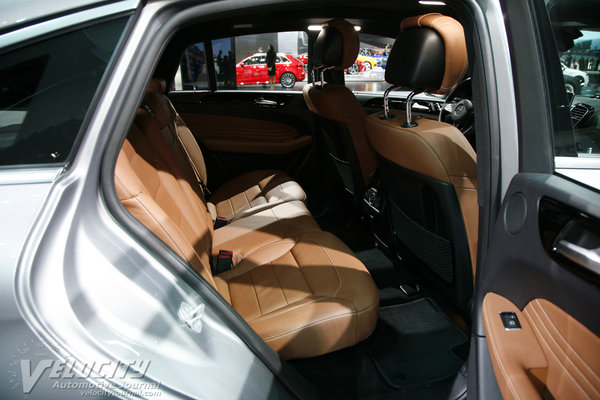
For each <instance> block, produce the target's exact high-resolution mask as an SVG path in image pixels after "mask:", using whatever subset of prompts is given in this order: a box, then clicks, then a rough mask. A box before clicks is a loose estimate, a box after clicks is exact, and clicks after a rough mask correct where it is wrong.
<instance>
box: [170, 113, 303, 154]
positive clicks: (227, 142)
mask: <svg viewBox="0 0 600 400" xmlns="http://www.w3.org/2000/svg"><path fill="white" fill-rule="evenodd" d="M181 117H182V118H183V119H184V120H185V122H186V124H187V126H188V127H189V128H190V129H191V131H192V133H193V134H194V136H195V137H196V138H197V139H198V140H199V141H200V143H201V144H202V145H203V146H204V147H205V148H207V149H208V150H211V151H218V152H228V153H250V154H272V155H282V154H290V153H292V152H294V151H296V150H299V149H301V148H303V147H305V146H308V145H310V144H311V143H312V136H308V135H300V133H298V131H297V130H296V129H294V128H293V127H292V126H290V125H286V124H282V123H279V122H273V121H264V120H258V119H252V118H242V117H231V116H224V115H209V114H181Z"/></svg>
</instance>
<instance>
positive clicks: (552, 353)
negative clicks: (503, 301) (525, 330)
mask: <svg viewBox="0 0 600 400" xmlns="http://www.w3.org/2000/svg"><path fill="white" fill-rule="evenodd" d="M531 310H532V312H533V314H535V317H536V318H537V319H538V320H539V323H540V324H541V325H542V326H544V322H543V321H541V318H540V317H539V315H538V314H537V311H536V310H535V308H534V307H533V305H532V307H531ZM523 312H524V313H525V315H526V316H527V317H528V318H529V320H530V321H531V322H532V323H531V325H532V326H533V329H535V331H536V332H537V337H538V338H539V340H541V341H542V342H543V343H544V347H545V348H546V350H548V352H549V353H550V355H552V357H553V358H554V359H555V360H556V362H557V364H558V365H559V366H560V367H561V368H562V370H563V371H564V372H565V374H566V375H567V376H568V377H569V378H571V380H572V381H573V383H575V386H577V388H578V389H579V390H580V391H581V392H582V393H583V395H584V396H585V397H586V398H588V399H591V398H590V396H589V395H588V394H587V392H586V391H585V390H584V389H583V388H582V387H581V385H580V384H579V382H577V379H575V377H574V376H573V375H571V373H570V372H569V370H568V368H567V367H566V366H565V365H563V363H562V362H561V361H560V359H559V358H558V356H557V355H556V353H554V351H553V350H552V347H551V346H550V344H549V343H548V341H547V340H546V338H545V337H544V335H543V334H542V331H541V330H540V328H539V327H538V325H537V324H536V323H535V320H534V318H533V316H532V313H530V312H529V310H527V309H524V310H523ZM544 328H545V326H544ZM567 359H568V357H567ZM569 361H570V360H569Z"/></svg>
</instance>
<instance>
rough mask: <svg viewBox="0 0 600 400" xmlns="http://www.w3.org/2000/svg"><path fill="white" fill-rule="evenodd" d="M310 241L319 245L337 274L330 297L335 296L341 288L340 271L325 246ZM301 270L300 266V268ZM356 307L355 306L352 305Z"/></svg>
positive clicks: (312, 240)
mask: <svg viewBox="0 0 600 400" xmlns="http://www.w3.org/2000/svg"><path fill="white" fill-rule="evenodd" d="M310 241H311V242H313V243H314V244H316V245H317V246H319V248H320V249H321V251H322V252H323V253H325V255H326V256H327V259H329V263H330V264H331V266H332V267H333V269H334V270H335V273H336V274H337V276H338V287H337V289H336V290H335V292H334V293H333V295H332V297H336V296H337V294H338V293H339V291H340V289H341V288H342V277H341V276H340V272H339V271H338V269H337V267H336V266H335V263H334V262H333V260H332V259H331V257H330V256H329V253H327V252H326V251H325V248H324V247H325V246H323V245H322V244H321V243H318V242H317V241H316V240H314V239H311V240H310ZM300 269H301V270H302V268H300ZM354 307H355V308H356V306H354Z"/></svg>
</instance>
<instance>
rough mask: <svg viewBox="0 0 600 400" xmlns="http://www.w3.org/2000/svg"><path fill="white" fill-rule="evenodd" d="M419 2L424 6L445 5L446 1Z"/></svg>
mask: <svg viewBox="0 0 600 400" xmlns="http://www.w3.org/2000/svg"><path fill="white" fill-rule="evenodd" d="M419 4H423V5H424V6H445V5H446V3H444V2H443V1H434V0H419Z"/></svg>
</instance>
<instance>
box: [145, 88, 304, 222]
mask: <svg viewBox="0 0 600 400" xmlns="http://www.w3.org/2000/svg"><path fill="white" fill-rule="evenodd" d="M165 87H166V84H165V81H164V80H162V79H157V78H154V79H152V80H151V81H150V84H149V85H148V89H147V91H146V95H145V96H144V107H146V108H147V109H148V110H150V112H152V113H153V114H154V116H155V119H156V122H157V123H158V124H159V125H160V128H161V129H165V130H169V131H170V133H171V134H173V135H175V136H174V138H175V139H177V137H179V140H181V141H182V142H183V143H184V144H185V148H186V153H187V158H188V159H190V161H191V163H192V166H193V167H194V169H195V171H196V175H197V177H198V179H199V180H200V181H201V184H202V185H208V179H207V178H208V177H207V174H206V165H205V164H204V157H203V156H202V152H201V151H200V147H198V144H197V142H196V140H195V139H194V138H193V135H192V133H191V132H190V130H189V129H188V127H187V126H186V125H185V122H184V121H183V119H182V118H181V117H180V116H179V115H178V114H177V111H176V110H175V108H174V107H173V105H172V104H171V102H170V100H169V99H168V98H167V97H166V96H165V95H164V91H165ZM208 200H209V203H208V207H209V211H210V212H211V215H212V217H213V220H214V219H216V217H217V216H219V217H223V218H226V219H227V220H229V221H232V220H235V219H238V218H242V217H245V216H248V215H252V214H254V213H257V212H260V211H263V210H265V209H268V208H271V207H274V206H276V205H279V204H282V203H285V202H288V201H294V200H299V201H304V200H306V194H305V193H304V190H302V187H300V185H298V184H297V183H296V182H294V181H293V180H292V179H291V178H290V177H289V176H288V175H287V174H286V173H285V172H282V171H252V172H248V173H246V174H243V175H241V176H238V177H237V178H234V179H232V180H230V181H228V182H226V183H225V184H223V185H222V186H220V187H219V188H217V190H215V193H214V194H212V195H211V196H209V198H208Z"/></svg>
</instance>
